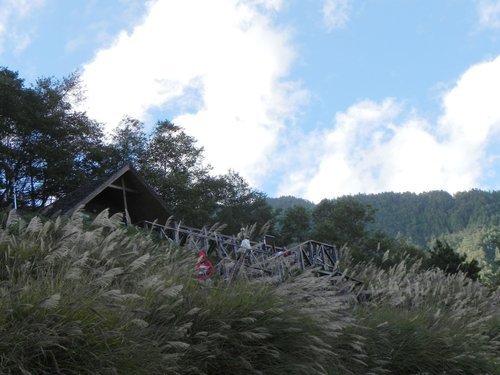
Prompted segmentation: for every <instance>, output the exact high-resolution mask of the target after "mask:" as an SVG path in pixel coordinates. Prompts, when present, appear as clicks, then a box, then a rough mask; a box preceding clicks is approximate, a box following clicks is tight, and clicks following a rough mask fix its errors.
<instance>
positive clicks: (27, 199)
mask: <svg viewBox="0 0 500 375" xmlns="http://www.w3.org/2000/svg"><path fill="white" fill-rule="evenodd" d="M77 85H78V81H77V79H76V77H69V78H67V79H64V80H62V81H58V80H56V79H53V78H42V79H39V80H38V81H37V82H36V84H35V85H34V86H33V87H27V86H26V85H25V84H24V81H23V80H22V79H21V78H19V76H18V74H17V73H15V72H12V71H10V70H8V69H6V68H0V192H1V193H0V205H7V204H12V203H13V192H14V189H15V190H16V193H17V194H16V196H17V203H18V206H19V207H31V208H36V207H40V206H43V205H44V204H45V203H46V202H47V201H48V200H49V199H52V198H58V197H61V196H62V195H64V194H65V193H67V192H69V191H72V190H74V189H76V188H77V187H79V186H80V185H81V184H82V183H84V181H85V180H86V178H87V177H88V176H89V175H90V176H97V175H99V174H101V173H103V172H104V167H103V165H102V163H101V161H102V160H103V159H105V151H104V150H105V147H104V146H103V144H102V139H103V136H102V132H101V129H100V127H99V125H98V124H96V123H95V122H94V121H92V120H90V119H88V118H87V117H86V116H85V114H83V113H78V112H76V111H75V110H74V109H73V108H72V107H71V104H70V101H69V99H68V93H69V92H70V91H71V90H74V89H75V88H76V87H77ZM55 150H56V151H55Z"/></svg>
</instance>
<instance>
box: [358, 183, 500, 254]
mask: <svg viewBox="0 0 500 375" xmlns="http://www.w3.org/2000/svg"><path fill="white" fill-rule="evenodd" d="M355 198H356V199H358V200H359V201H360V202H361V203H363V204H367V205H370V206H371V207H373V208H374V209H375V210H376V212H375V215H374V222H373V223H371V224H370V225H369V227H371V228H373V229H379V230H383V231H384V232H386V233H388V234H390V235H398V234H399V235H403V236H405V237H407V238H409V239H411V240H412V241H413V242H415V243H416V244H419V245H421V246H426V245H428V244H429V242H430V241H432V240H433V239H434V238H436V237H442V236H444V235H448V234H450V233H457V232H460V231H463V230H465V229H467V228H469V229H470V228H478V227H483V228H484V227H491V226H497V225H499V223H500V192H498V191H493V192H486V191H481V190H478V189H473V190H470V191H466V192H459V193H456V194H454V195H451V194H449V193H447V192H445V191H430V192H425V193H420V194H416V193H409V192H406V193H393V192H388V193H379V194H358V195H356V196H355Z"/></svg>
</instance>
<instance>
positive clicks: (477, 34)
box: [0, 0, 500, 202]
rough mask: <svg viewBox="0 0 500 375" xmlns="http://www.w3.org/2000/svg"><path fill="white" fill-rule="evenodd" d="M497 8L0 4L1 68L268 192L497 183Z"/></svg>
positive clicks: (318, 0)
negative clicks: (46, 81)
mask: <svg viewBox="0 0 500 375" xmlns="http://www.w3.org/2000/svg"><path fill="white" fill-rule="evenodd" d="M499 56H500V1H493V0H419V1H417V0H404V1H401V0H378V1H374V0H213V1H206V0H151V1H143V0H100V1H98V0H87V1H83V0H71V1H66V0H64V1H63V0H0V65H2V66H6V67H8V68H10V69H12V70H17V71H18V72H19V73H20V75H21V76H22V77H24V78H25V79H26V80H27V81H28V82H30V81H33V80H35V79H36V78H38V77H41V76H55V77H58V78H62V77H64V76H67V75H68V74H70V73H72V72H74V71H78V72H80V74H81V78H82V82H83V84H84V85H85V87H86V96H87V100H86V101H85V102H84V103H81V104H80V106H81V107H80V108H81V109H82V110H86V111H87V113H88V115H89V116H90V117H92V118H94V119H96V120H98V121H100V122H102V123H103V124H104V125H105V126H106V129H108V130H109V131H110V130H112V129H113V128H114V127H115V126H116V125H117V123H118V122H119V120H120V118H122V117H123V116H125V115H129V116H132V117H135V118H138V119H140V120H142V121H143V122H144V123H145V124H146V126H147V127H148V128H151V127H152V126H153V124H154V123H155V122H156V121H157V120H160V119H169V120H172V121H174V122H175V123H176V124H177V125H180V126H182V127H184V128H185V130H186V131H187V132H188V133H189V134H191V135H193V136H194V137H196V139H197V140H198V142H199V145H200V146H203V147H204V149H205V158H206V161H207V162H208V163H210V164H211V165H212V166H213V168H214V173H225V172H227V170H228V169H234V170H236V171H238V172H240V173H241V174H242V175H243V176H244V177H245V178H246V179H247V180H248V181H249V182H250V183H251V185H252V186H254V187H256V188H258V189H260V190H263V191H264V192H266V193H267V194H268V195H269V196H279V195H288V194H291V195H295V196H299V197H303V198H306V199H310V200H313V201H316V202H317V201H319V200H321V199H322V198H332V197H336V196H340V195H344V194H356V193H377V192H383V191H414V192H422V191H429V190H438V189H439V190H446V191H449V192H450V193H454V192H457V191H464V190H468V189H471V188H481V189H486V190H497V189H499V188H500V163H499V155H500V150H499V148H498V145H499V140H500V138H499V129H500V57H499Z"/></svg>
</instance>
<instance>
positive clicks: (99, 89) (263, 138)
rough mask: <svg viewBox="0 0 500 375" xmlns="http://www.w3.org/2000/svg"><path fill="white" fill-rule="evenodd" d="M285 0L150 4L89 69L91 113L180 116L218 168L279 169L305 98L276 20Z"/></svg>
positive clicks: (112, 118) (103, 117)
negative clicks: (279, 150) (291, 123)
mask: <svg viewBox="0 0 500 375" xmlns="http://www.w3.org/2000/svg"><path fill="white" fill-rule="evenodd" d="M280 7H281V1H277V0H247V1H241V0H239V1H236V0H224V1H216V2H208V1H199V0H182V1H162V0H160V1H154V2H151V3H150V5H149V8H148V12H147V14H146V15H145V17H144V19H143V21H142V22H141V23H140V24H138V25H137V26H136V27H135V28H134V29H133V30H132V31H131V32H130V33H126V32H122V33H121V34H120V35H119V36H118V37H117V39H116V40H115V42H114V43H113V45H112V46H111V47H110V48H106V49H102V50H100V51H98V52H97V54H96V55H95V58H94V59H93V60H92V61H91V62H89V63H88V64H86V65H85V66H84V67H83V74H82V80H83V82H84V84H85V85H86V91H87V92H86V93H87V97H88V100H87V101H86V107H85V108H86V109H87V112H88V114H89V115H90V117H92V118H95V119H97V120H99V121H101V122H104V123H105V124H106V125H107V126H108V128H112V127H114V126H115V125H116V124H117V123H118V122H119V120H120V118H121V117H122V116H123V115H126V114H127V115H130V116H132V117H135V118H138V119H141V120H150V119H151V117H150V116H151V111H152V110H157V111H158V110H159V111H164V112H168V113H171V114H172V116H173V118H171V119H170V120H173V122H174V123H176V124H177V125H180V126H183V127H184V128H185V129H186V130H187V131H188V132H189V133H190V134H192V135H193V136H194V137H195V138H196V139H198V141H199V143H200V145H201V146H203V147H204V148H205V156H206V159H207V161H208V162H209V163H211V164H212V165H213V166H214V167H215V171H216V172H222V173H223V172H226V171H227V170H228V169H229V168H231V169H235V170H237V171H239V172H240V173H242V175H243V176H244V177H245V178H247V179H248V180H249V181H250V182H251V183H255V182H256V181H257V180H258V178H259V177H262V176H263V175H264V174H265V172H266V171H267V170H268V167H269V166H270V163H269V159H270V157H271V155H272V154H273V152H274V151H275V147H276V143H277V139H278V138H279V136H280V133H281V132H282V131H283V129H284V127H285V122H286V121H287V119H289V118H291V117H293V115H294V111H295V108H296V107H297V106H298V105H299V103H300V102H301V101H302V99H303V97H304V96H305V92H304V90H303V89H302V88H301V87H300V84H298V83H295V82H290V81H287V80H286V77H287V75H288V72H289V70H290V66H291V64H292V62H293V60H294V57H295V52H294V49H293V46H292V45H291V42H290V36H289V33H288V32H287V31H286V30H283V29H280V28H278V27H277V26H275V25H273V23H272V22H271V16H272V12H276V11H278V10H279V9H280Z"/></svg>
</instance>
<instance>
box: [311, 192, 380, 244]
mask: <svg viewBox="0 0 500 375" xmlns="http://www.w3.org/2000/svg"><path fill="white" fill-rule="evenodd" d="M374 214H375V210H374V209H373V208H372V207H371V206H368V205H364V204H362V203H361V202H359V201H358V200H357V199H355V198H353V197H350V196H347V197H341V198H338V199H336V200H329V199H323V200H322V201H321V202H320V203H319V204H318V205H317V206H316V207H315V209H314V210H313V213H312V219H313V232H312V237H313V238H314V239H315V240H317V241H323V242H328V243H332V244H336V245H338V246H342V245H344V244H346V243H349V244H351V245H352V244H356V243H359V241H360V240H361V239H362V238H363V236H364V235H365V233H366V225H367V224H368V223H370V222H372V221H373V217H374Z"/></svg>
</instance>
